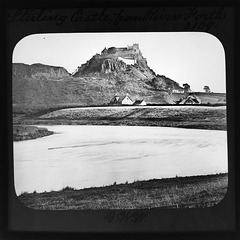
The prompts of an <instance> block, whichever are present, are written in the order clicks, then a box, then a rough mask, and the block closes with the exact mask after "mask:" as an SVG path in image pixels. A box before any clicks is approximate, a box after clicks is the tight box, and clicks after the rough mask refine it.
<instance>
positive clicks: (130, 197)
mask: <svg viewBox="0 0 240 240" xmlns="http://www.w3.org/2000/svg"><path fill="white" fill-rule="evenodd" d="M227 186H228V174H227V173H225V174H216V175H205V176H191V177H177V176H176V178H168V179H152V180H148V181H135V182H133V183H128V182H126V183H125V184H116V183H114V184H113V185H111V186H105V187H94V188H86V189H80V190H76V189H73V188H71V187H66V188H63V189H62V190H60V191H51V192H43V193H36V192H34V193H26V192H25V193H22V194H21V195H20V196H19V199H20V201H21V202H23V204H24V205H26V206H27V207H30V208H34V209H44V210H70V209H144V208H193V207H194V208H196V207H211V206H214V205H215V204H217V203H219V202H220V201H221V200H222V199H223V198H224V196H225V194H226V191H227Z"/></svg>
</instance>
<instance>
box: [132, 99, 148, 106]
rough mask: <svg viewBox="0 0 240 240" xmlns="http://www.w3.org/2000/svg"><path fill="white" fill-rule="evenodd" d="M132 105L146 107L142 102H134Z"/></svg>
mask: <svg viewBox="0 0 240 240" xmlns="http://www.w3.org/2000/svg"><path fill="white" fill-rule="evenodd" d="M133 105H136V106H146V105H147V103H146V102H145V101H144V100H136V101H135V102H134V103H133Z"/></svg>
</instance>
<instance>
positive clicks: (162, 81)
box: [12, 44, 182, 112]
mask: <svg viewBox="0 0 240 240" xmlns="http://www.w3.org/2000/svg"><path fill="white" fill-rule="evenodd" d="M125 60H126V62H127V61H130V62H131V63H132V64H128V63H126V62H125ZM12 81H13V88H12V92H13V106H14V111H15V110H16V111H18V112H26V111H32V110H36V109H46V108H51V107H59V106H60V107H61V106H70V105H74V106H76V105H77V106H91V105H105V104H106V105H107V104H108V103H109V102H110V100H111V99H112V98H113V96H115V95H125V94H128V95H129V96H130V97H131V99H132V100H133V101H135V100H141V99H144V100H145V101H146V102H147V103H154V104H167V103H168V101H169V96H170V93H171V90H182V88H181V87H180V86H179V84H178V83H177V82H175V81H173V80H171V79H169V78H167V77H165V76H160V75H156V74H155V72H154V71H153V70H152V69H150V68H149V66H148V65H147V60H146V59H145V58H144V57H143V55H142V53H141V51H140V49H139V46H138V44H133V46H127V47H126V48H115V47H111V48H108V49H107V48H105V49H103V51H102V52H101V54H95V55H94V56H93V57H92V58H91V59H90V60H89V61H87V62H86V63H84V64H82V65H81V66H80V67H78V68H77V69H76V71H75V72H74V73H72V74H69V73H68V72H67V70H66V69H65V68H63V67H55V66H47V65H43V64H32V65H27V64H23V63H13V68H12Z"/></svg>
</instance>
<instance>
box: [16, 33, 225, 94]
mask: <svg viewBox="0 0 240 240" xmlns="http://www.w3.org/2000/svg"><path fill="white" fill-rule="evenodd" d="M133 43H138V44H139V48H140V50H141V52H142V54H143V57H145V58H147V62H148V66H149V67H150V68H151V69H152V70H153V71H154V72H155V73H156V74H159V75H165V76H166V77H168V78H171V79H172V80H174V81H176V82H178V83H179V84H180V86H182V85H183V84H184V83H188V84H189V85H190V87H191V90H192V91H203V87H204V86H205V85H207V86H209V87H210V90H211V91H213V92H226V69H225V52H224V48H223V46H222V44H221V42H220V41H219V40H218V39H217V38H216V37H215V36H213V35H211V34H208V33H203V32H159V33H158V32H156V33H148V32H144V33H65V34H63V33H56V34H34V35H29V36H27V37H25V38H23V39H21V40H20V41H19V42H18V43H17V44H16V46H15V48H14V51H13V56H12V61H13V63H25V64H33V63H42V64H46V65H52V66H61V67H64V68H66V69H67V71H68V72H69V73H72V72H74V70H75V69H76V68H77V67H78V66H81V64H83V63H85V62H86V61H87V60H89V59H90V58H91V57H92V56H93V55H95V54H96V53H99V54H100V53H101V51H102V50H103V49H104V48H105V47H106V48H109V47H113V46H114V47H127V45H132V44H133Z"/></svg>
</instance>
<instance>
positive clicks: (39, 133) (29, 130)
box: [13, 125, 53, 141]
mask: <svg viewBox="0 0 240 240" xmlns="http://www.w3.org/2000/svg"><path fill="white" fill-rule="evenodd" d="M51 134H53V132H52V131H48V130H47V129H46V128H38V127H34V126H24V125H13V141H22V140H29V139H35V138H39V137H44V136H48V135H51Z"/></svg>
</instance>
